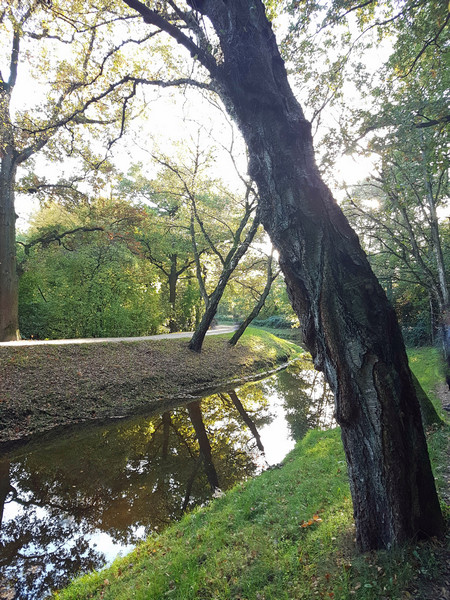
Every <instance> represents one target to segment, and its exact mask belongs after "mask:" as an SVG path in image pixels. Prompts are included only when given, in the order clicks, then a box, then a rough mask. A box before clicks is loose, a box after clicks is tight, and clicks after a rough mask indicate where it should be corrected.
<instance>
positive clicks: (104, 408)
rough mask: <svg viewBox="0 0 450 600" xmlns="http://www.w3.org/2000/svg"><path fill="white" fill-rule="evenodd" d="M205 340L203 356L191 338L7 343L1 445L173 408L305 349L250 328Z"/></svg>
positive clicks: (1, 378)
mask: <svg viewBox="0 0 450 600" xmlns="http://www.w3.org/2000/svg"><path fill="white" fill-rule="evenodd" d="M229 337H230V335H225V336H216V337H210V338H206V340H205V344H204V348H203V350H202V352H201V354H196V353H194V352H191V351H190V350H189V349H188V340H186V339H168V340H148V341H139V342H121V343H101V344H78V345H61V346H57V345H46V346H44V345H42V346H41V345H38V346H17V347H16V346H14V347H11V346H7V347H0V446H2V447H5V446H7V445H9V444H11V443H14V442H19V441H23V440H27V439H29V438H30V437H32V436H35V435H37V434H40V433H44V432H47V431H50V430H52V429H55V428H57V427H61V426H67V425H72V424H79V423H83V422H88V421H104V420H108V419H112V418H121V417H125V416H129V415H133V414H137V413H139V412H151V411H152V410H156V409H159V408H160V407H162V406H173V405H175V404H177V403H180V402H182V401H183V399H188V398H189V397H195V396H199V395H202V394H203V393H204V392H207V391H208V390H212V389H217V388H219V387H221V386H224V385H227V384H229V383H230V382H234V381H242V380H246V379H248V378H251V377H257V376H258V374H262V373H265V372H268V371H271V370H273V369H275V368H277V367H278V366H279V365H281V364H283V363H285V362H287V361H289V360H290V359H292V358H293V357H294V356H296V355H297V354H298V353H299V352H300V348H299V347H298V346H296V345H295V344H292V343H290V342H286V341H284V340H280V339H278V338H276V337H275V336H273V335H271V334H268V333H266V332H263V331H260V330H256V329H250V330H248V331H247V332H246V334H245V335H244V337H243V338H242V341H241V342H240V343H239V344H238V346H236V347H235V348H232V347H230V346H229V344H228V343H227V340H228V339H229Z"/></svg>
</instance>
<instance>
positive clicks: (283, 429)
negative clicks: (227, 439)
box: [260, 392, 295, 465]
mask: <svg viewBox="0 0 450 600" xmlns="http://www.w3.org/2000/svg"><path fill="white" fill-rule="evenodd" d="M270 408H271V412H272V411H273V413H274V414H275V417H274V419H273V421H272V422H271V423H269V424H268V425H264V426H263V427H261V429H260V434H261V441H262V443H263V445H264V450H265V452H264V454H265V459H266V461H267V463H268V464H269V465H276V464H278V463H280V462H281V461H282V460H283V458H284V457H285V456H286V454H287V453H288V452H290V450H292V449H293V447H294V446H295V440H294V439H293V438H292V436H291V432H290V431H289V427H288V424H287V421H286V418H285V415H284V411H283V405H282V400H281V399H280V397H279V396H278V394H277V393H276V392H273V393H272V394H271V397H270Z"/></svg>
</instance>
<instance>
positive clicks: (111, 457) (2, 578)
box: [0, 360, 333, 600]
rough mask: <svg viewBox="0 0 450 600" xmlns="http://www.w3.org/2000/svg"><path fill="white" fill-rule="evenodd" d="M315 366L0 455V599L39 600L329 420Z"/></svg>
mask: <svg viewBox="0 0 450 600" xmlns="http://www.w3.org/2000/svg"><path fill="white" fill-rule="evenodd" d="M332 412H333V408H332V399H331V396H330V393H329V391H328V390H327V388H326V387H325V386H324V384H323V379H322V376H321V375H320V374H319V373H317V372H316V371H314V370H313V368H312V363H311V362H309V361H305V360H301V361H298V362H296V363H294V364H293V365H291V366H290V367H289V368H288V369H286V370H285V371H282V372H279V373H278V374H277V375H273V376H271V377H268V378H266V379H264V380H262V381H259V382H255V383H249V384H246V385H243V386H241V387H238V388H236V389H231V390H228V391H227V392H221V393H217V394H213V395H211V396H208V397H207V398H203V399H202V400H198V401H195V402H191V403H189V404H187V405H184V406H180V407H178V408H175V409H173V410H170V411H166V412H164V413H161V414H152V415H151V416H147V417H145V416H141V417H139V418H136V419H127V420H126V421H120V422H119V423H117V422H116V423H114V424H110V425H108V426H104V427H91V428H88V429H83V430H77V431H75V432H72V433H70V434H69V433H68V434H65V435H64V436H63V437H61V436H59V437H57V438H52V439H47V440H45V441H42V440H41V441H40V442H39V443H37V442H36V443H34V444H29V445H27V446H26V447H24V448H22V449H19V450H16V451H14V452H11V453H9V454H7V455H4V456H3V457H1V458H0V600H25V599H26V600H41V599H44V598H46V597H47V596H48V595H49V594H50V592H51V590H52V589H58V588H60V587H63V586H64V585H66V584H67V583H68V581H69V580H70V579H71V578H73V577H74V576H75V575H77V574H80V573H85V572H87V571H90V570H93V569H100V568H102V567H103V566H105V565H106V564H108V563H110V562H111V561H112V560H114V558H115V557H116V556H117V555H118V554H125V553H126V552H128V551H129V550H131V549H132V548H133V546H135V545H136V544H137V543H138V542H139V541H140V540H143V539H145V538H146V537H147V536H148V535H149V534H151V533H152V532H158V531H161V529H162V528H164V527H165V526H166V525H167V524H169V523H170V522H172V521H175V520H177V519H179V518H180V517H181V516H182V514H183V513H184V512H185V511H186V510H189V509H191V508H192V507H194V506H196V505H201V504H205V503H207V502H208V501H209V500H210V498H211V496H212V495H213V493H214V490H215V488H220V489H222V490H227V489H229V488H230V487H232V486H233V485H234V484H235V483H237V482H239V481H242V480H245V479H247V478H249V477H252V476H254V475H256V474H258V473H259V472H261V471H262V470H264V469H265V468H267V467H268V466H270V465H273V464H276V463H278V462H280V461H281V460H283V458H284V456H285V455H286V453H287V452H288V451H289V450H290V449H291V448H292V447H293V446H294V444H295V441H296V440H298V439H300V438H301V437H302V436H303V435H305V433H306V431H307V430H308V429H311V428H316V427H328V426H330V424H331V423H332V417H331V415H332Z"/></svg>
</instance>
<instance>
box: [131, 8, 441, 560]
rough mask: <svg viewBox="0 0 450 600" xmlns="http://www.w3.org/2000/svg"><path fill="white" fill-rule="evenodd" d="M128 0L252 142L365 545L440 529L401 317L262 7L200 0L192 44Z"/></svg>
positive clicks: (267, 213)
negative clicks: (319, 146)
mask: <svg viewBox="0 0 450 600" xmlns="http://www.w3.org/2000/svg"><path fill="white" fill-rule="evenodd" d="M124 1H125V2H126V4H128V5H129V6H131V7H133V8H136V9H137V10H138V11H139V12H140V13H141V14H142V16H143V18H144V21H145V22H147V23H151V24H153V25H156V26H158V27H161V28H162V29H164V30H165V31H166V32H167V33H169V35H172V36H173V37H174V38H175V39H177V41H179V42H180V43H181V44H183V45H185V46H186V47H187V48H188V49H189V50H190V52H191V53H192V55H193V56H196V57H197V59H198V60H200V61H201V62H202V63H203V65H204V66H205V67H206V68H207V69H208V70H209V72H210V74H211V80H212V85H213V86H214V88H215V90H216V92H217V93H218V94H219V95H220V97H221V99H222V101H223V102H224V104H225V106H226V107H227V110H228V111H229V113H230V114H231V116H232V117H233V118H234V119H235V121H236V123H237V124H238V126H239V128H240V130H241V132H242V134H243V136H244V138H245V141H246V143H247V146H248V151H249V156H250V173H249V174H250V176H251V177H252V179H253V180H254V181H255V182H256V184H257V186H258V192H259V196H260V209H261V220H262V223H263V225H264V227H265V228H266V230H267V232H268V233H269V235H270V237H271V240H272V242H273V244H274V245H275V247H276V248H277V250H278V252H279V255H280V265H281V268H282V270H283V273H284V276H285V279H286V283H287V286H288V291H289V295H290V298H291V301H292V305H293V307H294V309H295V311H296V312H297V314H298V316H299V318H300V321H301V324H302V329H303V336H304V341H305V344H306V345H307V347H308V349H309V350H310V352H311V354H312V355H313V357H314V362H315V365H316V367H317V368H319V369H321V370H323V371H324V373H325V375H326V378H327V380H328V382H329V384H330V386H331V388H332V389H333V391H334V394H335V405H336V418H337V420H338V422H339V424H340V425H341V431H342V440H343V444H344V448H345V453H346V457H347V464H348V471H349V478H350V487H351V493H352V498H353V506H354V514H355V521H356V535H357V543H358V546H359V548H360V549H361V550H363V551H367V550H372V549H377V548H389V547H391V546H393V545H397V544H401V543H403V542H405V541H407V540H411V539H415V538H416V537H426V536H433V535H439V534H441V533H442V529H443V519H442V515H441V512H440V506H439V501H438V498H437V494H436V489H435V484H434V479H433V475H432V472H431V467H430V462H429V458H428V452H427V446H426V440H425V436H424V432H423V427H422V422H421V417H420V410H419V404H418V401H417V397H416V393H415V390H414V385H413V382H412V378H411V373H410V371H409V367H408V360H407V356H406V352H405V348H404V344H403V340H402V336H401V333H400V329H399V326H398V323H397V319H396V316H395V313H394V311H393V309H392V307H391V306H390V304H389V302H388V300H387V298H386V295H385V293H384V291H383V289H382V288H381V286H380V285H379V283H378V281H377V279H376V277H375V276H374V274H373V273H372V270H371V268H370V266H369V264H368V261H367V259H366V256H365V254H364V252H363V251H362V249H361V247H360V244H359V241H358V238H357V236H356V234H355V233H354V232H353V230H352V229H351V227H350V226H349V224H348V222H347V220H346V219H345V217H344V215H343V213H342V212H341V210H340V208H339V207H338V205H337V204H336V202H335V200H334V199H333V197H332V195H331V193H330V191H329V190H328V188H327V187H326V186H325V184H324V183H323V182H322V180H321V178H320V175H319V173H318V169H317V167H316V164H315V160H314V152H313V145H312V136H311V128H310V124H309V123H308V122H307V121H306V119H305V117H304V115H303V112H302V109H301V107H300V105H299V103H298V102H297V100H296V99H295V97H294V95H293V93H292V90H291V88H290V86H289V83H288V79H287V74H286V70H285V66H284V63H283V60H282V58H281V56H280V53H279V50H278V47H277V44H276V40H275V37H274V34H273V31H272V28H271V25H270V23H269V22H268V20H267V18H266V15H265V10H264V5H263V3H262V2H261V1H260V0H228V1H226V2H225V1H224V0H204V1H202V2H200V1H197V2H194V0H191V1H190V2H188V3H189V5H190V6H191V7H192V8H193V9H194V10H193V11H192V12H190V13H189V15H188V16H185V22H186V23H187V24H190V27H191V29H192V32H193V33H194V34H195V35H196V40H197V42H196V44H194V42H193V40H192V38H189V37H188V36H185V35H184V33H183V32H182V30H181V28H177V27H175V26H174V25H173V23H168V22H166V21H164V20H162V18H161V16H160V15H159V13H156V12H155V11H151V10H150V9H149V8H148V7H146V6H145V5H143V4H142V3H140V2H137V0H124ZM167 4H169V3H167ZM170 5H171V6H173V2H171V3H170ZM197 11H198V12H197ZM199 13H201V14H199ZM180 14H182V12H180ZM205 17H207V18H209V20H210V22H211V23H212V25H213V27H214V30H215V32H216V35H217V37H218V39H219V41H220V51H219V52H218V51H217V49H216V54H215V56H219V57H220V59H218V60H217V61H216V60H215V57H214V56H213V55H212V54H211V53H209V51H208V44H209V43H210V35H209V33H210V32H209V31H208V32H207V34H208V35H206V34H205V33H204V32H203V31H202V30H201V27H202V24H203V23H204V21H205ZM166 24H167V25H168V26H166Z"/></svg>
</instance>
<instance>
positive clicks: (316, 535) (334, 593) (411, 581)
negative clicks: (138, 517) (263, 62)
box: [56, 354, 448, 600]
mask: <svg viewBox="0 0 450 600" xmlns="http://www.w3.org/2000/svg"><path fill="white" fill-rule="evenodd" d="M413 358H414V360H413ZM425 358H426V359H427V360H428V356H427V355H426V354H425V355H422V356H420V354H419V355H417V354H416V355H414V356H411V363H412V366H413V367H414V370H415V372H416V375H417V376H418V378H419V380H420V381H421V383H422V385H423V386H424V387H425V388H426V389H428V391H430V390H431V389H432V388H434V386H435V384H436V380H435V379H434V380H433V378H430V379H429V380H428V383H427V380H426V377H425V376H424V377H423V375H424V373H425V372H429V367H427V366H424V362H426V361H424V359H425ZM434 364H435V363H434ZM435 366H436V364H435ZM429 440H430V445H431V447H432V456H433V460H434V467H435V469H437V470H439V469H440V468H441V467H442V466H443V464H444V461H445V463H446V461H447V458H446V457H445V456H444V455H443V448H444V445H443V442H444V441H445V440H447V442H448V428H447V429H442V430H439V431H437V432H434V433H431V434H430V437H429ZM438 483H439V481H438ZM444 483H445V482H444V481H443V480H442V481H441V482H440V485H444ZM353 538H354V528H353V522H352V507H351V501H350V494H349V489H348V484H347V476H346V469H345V460H344V455H343V450H342V445H341V442H340V437H339V431H338V430H333V431H327V432H321V431H312V432H310V433H309V434H308V435H307V436H306V437H305V438H304V439H303V440H302V441H300V442H299V443H298V444H297V447H296V448H295V450H294V451H293V452H291V453H290V454H289V455H288V456H287V458H286V459H285V460H284V462H283V465H282V466H281V467H280V468H275V469H272V470H269V471H266V472H264V473H263V474H262V475H260V476H259V477H257V478H255V479H252V480H250V481H248V482H246V483H245V484H242V485H239V486H237V487H236V488H234V489H233V490H231V491H230V492H228V493H227V494H226V495H225V496H224V497H222V498H220V499H218V500H215V501H213V502H211V503H210V505H209V506H207V507H203V508H201V509H197V510H195V511H194V512H193V513H192V514H190V515H187V516H186V517H185V518H183V519H182V521H180V522H179V523H177V524H174V525H172V526H171V527H169V528H168V529H166V530H165V531H164V532H163V533H162V534H161V535H159V536H155V537H152V538H150V539H149V540H148V541H147V542H145V543H143V544H141V545H140V546H138V547H137V548H136V549H135V550H134V551H133V552H132V553H131V554H129V555H127V556H126V557H124V558H121V559H118V560H117V561H116V562H115V563H114V564H113V565H112V566H111V567H110V568H109V569H107V570H104V571H101V572H99V573H94V574H92V575H88V576H85V577H82V578H81V579H78V580H76V581H75V582H73V583H72V585H71V586H69V588H67V589H66V590H64V591H61V592H60V593H58V594H56V598H57V599H58V600H87V599H88V598H92V599H100V598H101V599H102V600H130V599H132V598H133V599H137V600H139V599H141V600H144V599H145V600H152V599H153V600H157V599H158V600H160V599H162V598H177V599H179V600H181V599H182V600H194V599H195V600H213V599H215V600H228V599H229V600H238V599H240V600H244V599H245V600H294V599H296V600H303V599H304V600H306V599H315V598H322V599H324V598H325V599H328V598H335V599H339V600H347V599H348V600H349V599H352V598H357V599H358V600H387V599H389V600H400V599H402V600H405V599H406V598H412V597H413V598H415V599H417V598H427V599H428V598H430V599H431V598H437V597H439V596H437V595H436V593H435V590H434V589H431V587H430V586H433V585H435V584H436V585H439V578H440V577H441V576H442V569H443V564H442V562H443V560H445V556H446V555H445V553H446V549H445V547H444V545H443V544H442V543H441V542H432V543H427V544H414V545H411V546H408V547H406V548H403V549H401V550H397V551H395V552H379V553H371V554H366V555H363V556H358V555H357V553H356V551H355V547H354V541H353ZM447 557H448V553H447ZM433 580H434V581H435V584H433V583H432V581H433ZM432 594H434V595H432Z"/></svg>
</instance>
